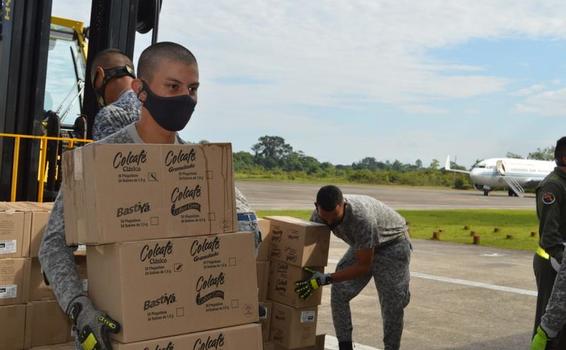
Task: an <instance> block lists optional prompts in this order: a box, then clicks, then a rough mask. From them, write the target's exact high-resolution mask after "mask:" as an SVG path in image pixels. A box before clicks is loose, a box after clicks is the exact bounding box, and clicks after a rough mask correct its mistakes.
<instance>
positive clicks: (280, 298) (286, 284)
mask: <svg viewBox="0 0 566 350" xmlns="http://www.w3.org/2000/svg"><path fill="white" fill-rule="evenodd" d="M313 269H314V270H316V271H320V272H324V268H322V267H313ZM309 277H310V273H308V272H305V271H304V270H303V268H302V267H297V266H293V265H289V264H287V263H284V262H281V261H272V262H271V267H270V271H269V279H270V281H269V294H268V298H269V299H270V300H273V301H276V302H278V303H281V304H285V305H289V306H292V307H295V308H301V307H309V306H317V305H320V303H321V301H322V290H323V288H319V289H317V290H316V291H315V292H314V293H313V294H312V295H311V296H310V297H308V298H307V299H306V300H303V299H301V298H299V296H298V295H297V293H295V282H297V281H302V280H305V279H307V278H309Z"/></svg>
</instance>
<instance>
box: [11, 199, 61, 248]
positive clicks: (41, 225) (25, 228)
mask: <svg viewBox="0 0 566 350" xmlns="http://www.w3.org/2000/svg"><path fill="white" fill-rule="evenodd" d="M48 207H49V206H48V205H45V204H44V203H36V202H1V203H0V258H9V257H28V256H29V257H37V255H38V251H39V246H40V244H41V239H42V237H43V231H44V230H45V227H46V226H47V221H48V220H49V215H50V213H49V210H48ZM10 216H12V218H10ZM10 231H12V233H11V234H10V233H9V232H10ZM10 236H12V237H10ZM15 243H17V244H15ZM16 247H17V248H16Z"/></svg>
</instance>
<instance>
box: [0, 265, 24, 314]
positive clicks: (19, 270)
mask: <svg viewBox="0 0 566 350" xmlns="http://www.w3.org/2000/svg"><path fill="white" fill-rule="evenodd" d="M30 260H31V259H29V258H13V259H0V306H1V305H14V304H23V303H25V302H27V301H28V296H29V293H28V292H29V276H30V265H31V264H30Z"/></svg>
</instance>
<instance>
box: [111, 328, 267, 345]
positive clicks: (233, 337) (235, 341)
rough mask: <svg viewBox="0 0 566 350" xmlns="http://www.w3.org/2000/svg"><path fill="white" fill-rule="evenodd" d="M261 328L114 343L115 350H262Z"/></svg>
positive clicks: (213, 331)
mask: <svg viewBox="0 0 566 350" xmlns="http://www.w3.org/2000/svg"><path fill="white" fill-rule="evenodd" d="M261 345H262V344H261V328H260V326H259V325H258V324H247V325H244V326H236V327H229V328H222V329H214V330H209V331H205V332H199V333H192V334H183V335H178V336H172V337H164V338H160V339H153V340H146V341H142V342H136V343H128V344H122V343H117V342H115V343H113V344H112V348H113V349H114V350H148V349H151V350H154V349H158V350H175V349H179V350H182V349H187V350H189V349H195V350H201V349H202V350H261V349H262V347H261Z"/></svg>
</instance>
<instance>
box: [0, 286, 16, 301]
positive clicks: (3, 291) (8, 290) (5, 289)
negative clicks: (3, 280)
mask: <svg viewBox="0 0 566 350" xmlns="http://www.w3.org/2000/svg"><path fill="white" fill-rule="evenodd" d="M17 297H18V285H17V284H8V285H2V286H0V299H12V298H17Z"/></svg>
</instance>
